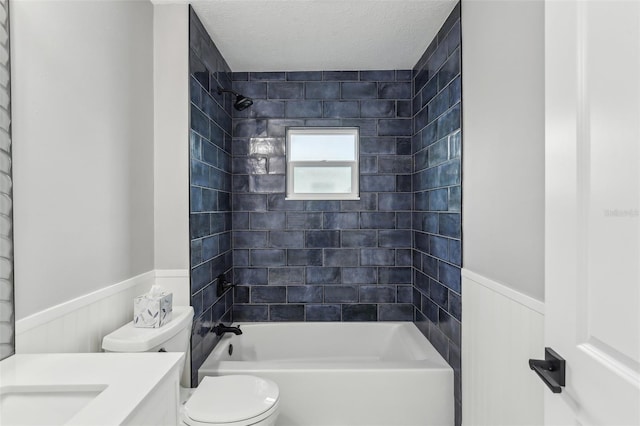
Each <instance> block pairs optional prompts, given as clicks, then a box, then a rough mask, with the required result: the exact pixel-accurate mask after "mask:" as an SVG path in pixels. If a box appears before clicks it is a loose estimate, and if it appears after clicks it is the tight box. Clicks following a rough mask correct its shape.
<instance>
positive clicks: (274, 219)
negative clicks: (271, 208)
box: [249, 212, 285, 230]
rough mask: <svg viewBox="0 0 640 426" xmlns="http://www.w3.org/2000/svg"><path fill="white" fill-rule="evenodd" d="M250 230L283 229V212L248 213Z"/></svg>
mask: <svg viewBox="0 0 640 426" xmlns="http://www.w3.org/2000/svg"><path fill="white" fill-rule="evenodd" d="M249 218H250V219H249V220H250V224H251V229H254V230H255V229H284V225H285V212H251V213H249Z"/></svg>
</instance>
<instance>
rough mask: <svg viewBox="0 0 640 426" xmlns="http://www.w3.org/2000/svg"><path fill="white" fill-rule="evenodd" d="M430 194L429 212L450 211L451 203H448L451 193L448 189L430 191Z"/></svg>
mask: <svg viewBox="0 0 640 426" xmlns="http://www.w3.org/2000/svg"><path fill="white" fill-rule="evenodd" d="M428 194H429V210H432V211H447V210H448V209H449V203H448V195H449V191H448V190H447V189H446V188H444V189H436V190H433V191H428Z"/></svg>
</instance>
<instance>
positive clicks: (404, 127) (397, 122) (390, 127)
mask: <svg viewBox="0 0 640 426" xmlns="http://www.w3.org/2000/svg"><path fill="white" fill-rule="evenodd" d="M458 118H459V117H458ZM451 120H453V118H452V119H451ZM411 128H412V127H411V120H410V119H407V118H399V119H395V118H394V119H380V120H378V135H380V136H411Z"/></svg>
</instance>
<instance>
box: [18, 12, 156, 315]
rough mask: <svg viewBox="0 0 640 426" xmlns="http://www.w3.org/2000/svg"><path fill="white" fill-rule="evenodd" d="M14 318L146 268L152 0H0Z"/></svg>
mask: <svg viewBox="0 0 640 426" xmlns="http://www.w3.org/2000/svg"><path fill="white" fill-rule="evenodd" d="M11 43H12V46H11V47H12V52H11V66H12V81H11V89H12V90H11V92H12V115H13V124H12V132H13V141H14V144H13V159H14V163H13V166H14V167H13V176H14V223H15V233H14V236H15V238H14V243H15V277H16V286H15V290H16V292H15V294H16V299H15V300H16V318H17V319H21V318H24V317H26V316H28V315H31V314H33V313H36V312H39V311H42V310H43V309H46V308H49V307H52V306H55V305H57V304H60V303H62V302H65V301H68V300H71V299H74V298H76V297H79V296H81V295H85V294H88V293H91V292H93V291H96V290H99V289H101V288H104V287H106V286H109V285H112V284H115V283H118V282H121V281H123V280H126V279H128V278H131V277H133V276H136V275H139V274H141V273H144V272H147V271H150V270H152V269H153V267H154V264H153V253H154V247H153V243H154V241H153V232H154V229H153V222H154V221H153V219H154V205H153V157H154V155H153V142H154V141H153V6H152V4H151V3H148V2H48V1H42V2H40V1H28V2H21V1H18V2H11Z"/></svg>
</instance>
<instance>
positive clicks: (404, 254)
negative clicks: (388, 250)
mask: <svg viewBox="0 0 640 426" xmlns="http://www.w3.org/2000/svg"><path fill="white" fill-rule="evenodd" d="M412 251H413V250H411V249H396V266H411V265H412V264H413V259H412Z"/></svg>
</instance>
